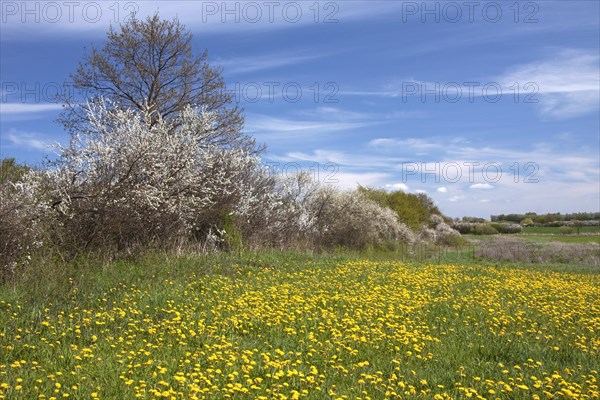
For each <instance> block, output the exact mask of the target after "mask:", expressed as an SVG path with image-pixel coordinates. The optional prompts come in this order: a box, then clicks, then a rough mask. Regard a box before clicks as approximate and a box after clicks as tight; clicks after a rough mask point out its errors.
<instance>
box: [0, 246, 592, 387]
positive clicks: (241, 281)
mask: <svg viewBox="0 0 600 400" xmlns="http://www.w3.org/2000/svg"><path fill="white" fill-rule="evenodd" d="M434 250H435V249H434ZM394 254H396V256H394ZM401 254H402V253H401V252H396V253H394V252H387V253H386V252H384V251H375V250H373V251H372V254H371V257H372V258H377V259H379V260H367V259H365V256H364V254H363V255H362V258H361V254H358V253H357V254H345V253H343V252H341V251H340V252H338V254H333V255H306V254H294V253H279V252H274V251H273V252H261V253H255V254H242V255H238V256H234V255H230V254H224V253H219V254H213V255H210V256H184V257H173V256H169V255H160V254H158V255H157V254H155V255H149V256H147V257H143V258H140V259H136V260H125V261H119V262H114V263H99V262H96V261H93V260H90V259H81V260H79V261H78V262H76V263H73V264H68V265H67V264H63V265H62V266H61V265H55V264H52V263H51V262H50V261H46V263H48V265H47V266H46V270H45V272H46V274H42V273H40V272H38V275H37V276H35V277H29V278H28V279H24V280H21V281H20V282H16V283H13V284H5V285H4V286H3V287H2V290H1V291H0V327H2V328H0V391H1V393H2V395H0V397H4V398H8V399H33V398H39V396H40V395H43V396H45V397H43V398H46V399H49V398H51V397H55V398H57V399H58V398H63V396H64V395H69V397H71V398H85V399H89V398H95V397H97V398H104V399H128V398H135V396H136V395H138V396H140V397H142V398H151V397H156V396H157V395H160V396H161V397H164V398H194V396H195V397H197V398H207V399H213V398H235V399H246V398H267V399H271V398H307V399H323V398H348V399H355V398H362V399H366V398H372V399H382V398H397V397H405V398H417V397H421V398H434V397H435V396H438V397H437V398H467V397H476V395H480V396H482V397H484V398H493V397H500V398H523V399H525V398H531V397H532V396H533V395H534V394H537V395H540V396H542V397H544V396H545V394H544V391H546V392H548V393H550V394H551V395H552V396H555V397H569V396H570V395H573V396H575V395H580V396H581V397H583V398H585V397H586V396H587V398H593V397H597V395H598V388H597V383H594V382H597V379H598V372H597V369H598V363H597V360H598V350H599V346H600V338H599V337H598V334H597V333H596V332H598V331H599V330H600V326H599V325H598V318H597V317H598V315H600V289H599V288H600V275H598V274H579V273H577V272H556V271H549V270H545V269H539V268H538V269H536V268H534V267H531V268H528V267H526V266H519V267H518V268H513V267H511V266H507V265H503V266H490V265H488V266H485V265H478V264H476V263H473V262H471V263H470V264H469V265H453V264H448V263H447V260H449V259H452V258H456V259H460V258H461V257H465V254H463V253H461V251H458V250H457V251H454V252H449V253H445V254H440V255H438V256H437V257H438V259H439V260H440V261H441V263H436V262H433V263H430V262H416V261H414V260H415V259H413V261H411V262H398V261H394V257H398V256H399V255H401ZM413 256H414V254H413ZM426 256H427V257H429V259H431V260H432V261H433V258H432V257H431V254H429V255H426ZM424 257H425V256H424ZM405 261H409V260H408V258H407V259H406V260H405ZM40 262H43V261H40ZM38 267H40V265H38ZM59 267H62V270H61V269H60V268H59ZM33 271H34V270H31V271H29V272H30V273H32V274H33ZM34 275H35V274H34ZM42 276H45V280H44V281H43V282H41V281H40V282H39V283H38V284H37V285H34V284H33V282H34V280H35V279H40V278H42ZM538 380H539V381H540V382H542V383H541V384H540V385H539V387H537V386H538ZM475 393H476V394H475Z"/></svg>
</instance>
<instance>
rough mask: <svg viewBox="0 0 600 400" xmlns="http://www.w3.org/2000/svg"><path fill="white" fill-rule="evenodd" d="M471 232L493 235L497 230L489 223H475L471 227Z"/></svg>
mask: <svg viewBox="0 0 600 400" xmlns="http://www.w3.org/2000/svg"><path fill="white" fill-rule="evenodd" d="M471 233H473V234H474V235H495V234H497V233H498V230H496V228H494V227H493V226H492V225H490V224H477V225H475V226H474V227H473V229H472V231H471Z"/></svg>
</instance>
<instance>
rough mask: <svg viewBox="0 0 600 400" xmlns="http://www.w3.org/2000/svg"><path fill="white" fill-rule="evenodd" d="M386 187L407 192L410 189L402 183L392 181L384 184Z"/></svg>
mask: <svg viewBox="0 0 600 400" xmlns="http://www.w3.org/2000/svg"><path fill="white" fill-rule="evenodd" d="M385 188H386V189H390V190H402V191H403V192H408V191H409V190H410V189H409V188H408V186H406V185H405V184H404V183H392V184H387V185H385Z"/></svg>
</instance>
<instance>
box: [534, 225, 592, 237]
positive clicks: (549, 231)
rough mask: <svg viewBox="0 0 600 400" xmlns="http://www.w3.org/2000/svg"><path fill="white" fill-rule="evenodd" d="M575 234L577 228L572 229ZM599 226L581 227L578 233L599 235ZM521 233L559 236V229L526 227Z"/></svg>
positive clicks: (556, 227) (555, 227) (552, 227)
mask: <svg viewBox="0 0 600 400" xmlns="http://www.w3.org/2000/svg"><path fill="white" fill-rule="evenodd" d="M573 230H574V231H575V233H577V228H575V227H573ZM599 232H600V226H582V227H580V228H579V233H599ZM523 233H525V234H539V233H544V234H552V235H560V234H561V233H560V227H558V226H526V227H525V228H523Z"/></svg>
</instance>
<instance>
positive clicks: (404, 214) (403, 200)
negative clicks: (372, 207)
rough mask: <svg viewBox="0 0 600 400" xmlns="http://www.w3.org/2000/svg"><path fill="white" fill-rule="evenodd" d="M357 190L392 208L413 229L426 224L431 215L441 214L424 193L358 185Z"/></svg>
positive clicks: (381, 204) (383, 205)
mask: <svg viewBox="0 0 600 400" xmlns="http://www.w3.org/2000/svg"><path fill="white" fill-rule="evenodd" d="M359 191H360V192H361V193H363V194H364V195H366V196H367V197H368V198H369V199H371V200H373V201H375V202H376V203H377V204H379V205H380V206H382V207H388V208H391V209H392V210H394V212H396V214H398V217H399V218H400V221H402V222H403V223H404V224H406V225H407V226H408V227H409V228H411V229H413V230H418V229H419V228H420V227H421V226H422V225H427V224H428V223H429V220H430V217H431V216H432V215H442V213H441V212H440V210H439V209H438V208H437V206H436V205H435V203H434V202H433V200H432V199H431V198H430V197H429V196H427V195H426V194H424V193H419V194H412V193H405V192H403V191H401V190H397V191H394V192H387V191H385V190H383V189H375V188H367V187H360V188H359Z"/></svg>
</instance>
